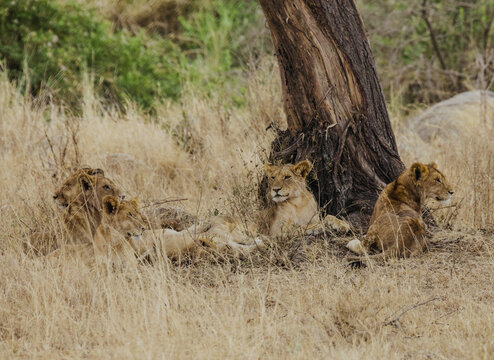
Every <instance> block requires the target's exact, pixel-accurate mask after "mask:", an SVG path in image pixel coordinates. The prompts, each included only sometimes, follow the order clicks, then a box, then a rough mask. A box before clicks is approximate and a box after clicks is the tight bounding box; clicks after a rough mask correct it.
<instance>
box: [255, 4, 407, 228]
mask: <svg viewBox="0 0 494 360" xmlns="http://www.w3.org/2000/svg"><path fill="white" fill-rule="evenodd" d="M260 3H261V6H262V9H263V11H264V14H265V16H266V20H267V23H268V25H269V28H270V30H271V34H272V38H273V43H274V47H275V50H276V55H277V57H278V63H279V68H280V75H281V82H282V87H283V101H284V109H285V113H286V117H287V123H288V129H287V130H286V131H279V136H278V138H277V139H276V140H275V141H274V142H273V144H272V151H271V159H270V160H271V161H273V162H297V161H300V160H303V159H306V158H307V159H310V160H311V161H312V162H313V164H314V171H313V174H314V175H315V178H314V179H313V180H312V181H310V182H309V185H310V187H311V189H312V191H313V192H314V194H315V195H316V198H317V200H318V201H319V204H320V206H321V207H322V208H323V210H324V211H325V213H327V214H333V215H340V216H344V217H346V218H347V219H348V220H349V221H350V222H351V223H352V224H353V225H355V226H357V227H360V228H362V229H365V228H366V227H367V226H368V221H369V217H370V215H371V213H372V209H373V208H374V204H375V202H376V200H377V197H378V195H379V193H380V191H381V190H382V189H383V187H384V186H385V184H387V183H389V182H391V181H392V180H394V179H395V178H396V177H397V176H398V175H399V174H400V173H401V172H402V171H403V170H404V165H403V163H402V162H401V160H400V157H399V155H398V150H397V147H396V142H395V138H394V134H393V131H392V129H391V124H390V122H389V117H388V113H387V110H386V104H385V101H384V96H383V93H382V89H381V86H380V85H379V80H378V77H377V73H376V67H375V63H374V58H373V56H372V52H371V50H370V46H369V43H368V41H367V38H366V35H365V31H364V26H363V23H362V19H361V18H360V15H359V13H358V11H357V9H356V6H355V3H354V1H353V0H290V1H287V0H260Z"/></svg>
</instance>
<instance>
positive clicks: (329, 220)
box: [322, 215, 351, 235]
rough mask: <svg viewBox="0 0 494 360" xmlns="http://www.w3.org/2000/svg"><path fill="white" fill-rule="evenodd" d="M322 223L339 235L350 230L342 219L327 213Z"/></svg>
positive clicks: (348, 225)
mask: <svg viewBox="0 0 494 360" xmlns="http://www.w3.org/2000/svg"><path fill="white" fill-rule="evenodd" d="M322 223H323V225H324V227H325V228H326V229H329V230H331V231H333V232H335V233H337V234H339V235H344V234H347V233H348V232H350V230H351V227H350V224H349V223H347V222H346V221H344V220H341V219H338V218H337V217H336V216H333V215H327V216H326V217H325V218H324V219H323V220H322Z"/></svg>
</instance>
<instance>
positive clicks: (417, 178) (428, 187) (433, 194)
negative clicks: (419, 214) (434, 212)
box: [409, 163, 454, 205]
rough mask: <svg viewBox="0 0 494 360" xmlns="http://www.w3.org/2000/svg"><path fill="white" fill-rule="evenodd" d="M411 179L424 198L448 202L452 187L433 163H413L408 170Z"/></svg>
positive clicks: (443, 202)
mask: <svg viewBox="0 0 494 360" xmlns="http://www.w3.org/2000/svg"><path fill="white" fill-rule="evenodd" d="M409 175H410V177H411V178H412V181H413V182H414V183H415V185H416V186H418V187H419V188H420V189H421V190H422V191H423V194H424V198H429V199H435V200H437V201H440V202H441V203H442V204H443V205H447V204H449V202H450V201H451V197H452V196H453V193H454V191H453V188H452V186H451V185H450V183H449V182H448V180H447V179H446V177H445V176H444V175H443V173H441V172H440V171H439V170H438V168H437V165H436V164H435V163H431V164H427V165H425V164H422V163H414V164H413V165H412V166H411V167H410V170H409Z"/></svg>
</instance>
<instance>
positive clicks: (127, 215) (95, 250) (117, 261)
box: [49, 195, 145, 267]
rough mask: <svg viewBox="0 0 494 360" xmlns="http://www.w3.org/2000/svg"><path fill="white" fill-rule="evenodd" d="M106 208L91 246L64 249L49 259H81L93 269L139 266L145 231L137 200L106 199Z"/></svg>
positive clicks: (70, 245) (57, 251)
mask: <svg viewBox="0 0 494 360" xmlns="http://www.w3.org/2000/svg"><path fill="white" fill-rule="evenodd" d="M102 208H103V212H102V217H101V222H100V224H99V226H98V228H97V229H96V233H95V235H94V239H93V242H92V243H91V244H76V245H72V244H68V245H64V246H62V247H61V248H59V249H57V250H55V251H53V252H52V253H50V254H49V258H61V257H67V256H69V257H78V258H80V259H81V260H83V261H84V262H86V263H87V264H90V265H91V264H94V262H95V261H98V262H100V263H107V264H111V265H117V266H124V267H127V266H129V265H135V264H136V256H135V255H136V249H135V244H136V243H137V244H139V243H140V242H141V241H142V239H141V237H142V234H143V233H144V230H145V220H144V218H143V217H142V215H141V213H140V211H139V209H138V204H137V200H136V199H134V200H131V201H127V200H119V199H118V198H117V197H115V196H112V195H105V197H104V198H103V200H102Z"/></svg>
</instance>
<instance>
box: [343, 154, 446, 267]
mask: <svg viewBox="0 0 494 360" xmlns="http://www.w3.org/2000/svg"><path fill="white" fill-rule="evenodd" d="M452 196H453V190H452V187H451V185H450V184H449V182H448V180H447V179H446V177H445V176H444V175H443V173H441V172H440V171H439V170H438V168H437V165H436V164H434V163H432V164H428V165H424V164H422V163H414V164H413V165H412V166H411V167H410V168H409V169H407V170H405V171H404V172H403V173H402V174H401V175H400V176H399V177H398V178H397V179H396V180H395V181H393V182H391V183H390V184H388V185H387V186H386V187H385V188H384V190H383V191H382V193H381V195H380V196H379V198H378V199H377V202H376V205H375V207H374V211H373V213H372V217H371V220H370V226H369V230H368V231H367V235H366V236H365V238H364V239H363V240H362V241H360V240H358V239H354V240H352V241H350V242H349V243H348V244H347V248H348V249H350V250H351V251H352V252H354V253H356V254H358V255H367V254H368V253H369V252H370V251H371V250H377V251H379V252H380V254H376V255H372V256H368V257H369V258H374V259H385V258H388V257H409V256H414V255H416V254H418V253H421V252H423V251H425V250H426V249H427V247H428V242H427V237H426V233H425V224H424V221H423V219H422V204H423V203H424V201H425V200H426V199H429V198H431V199H435V200H437V201H439V202H441V203H443V204H445V205H446V204H448V203H449V202H450V201H451V197H452ZM348 260H349V261H364V260H365V257H355V256H352V257H349V258H348Z"/></svg>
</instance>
